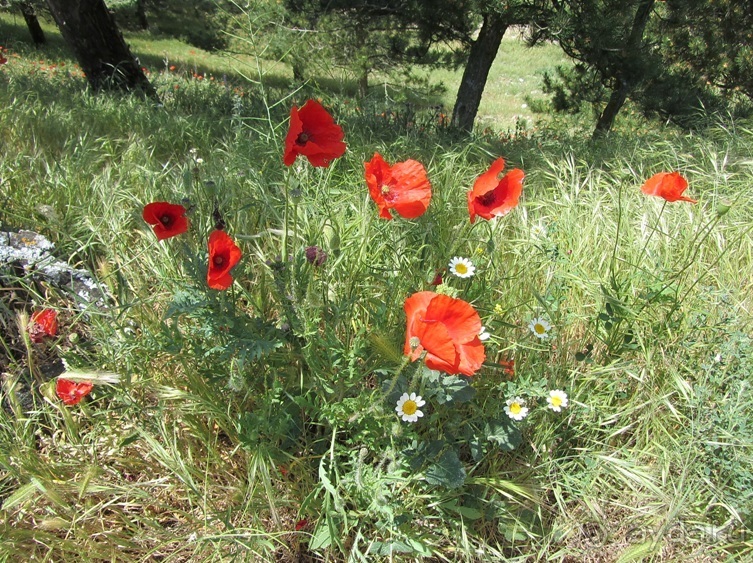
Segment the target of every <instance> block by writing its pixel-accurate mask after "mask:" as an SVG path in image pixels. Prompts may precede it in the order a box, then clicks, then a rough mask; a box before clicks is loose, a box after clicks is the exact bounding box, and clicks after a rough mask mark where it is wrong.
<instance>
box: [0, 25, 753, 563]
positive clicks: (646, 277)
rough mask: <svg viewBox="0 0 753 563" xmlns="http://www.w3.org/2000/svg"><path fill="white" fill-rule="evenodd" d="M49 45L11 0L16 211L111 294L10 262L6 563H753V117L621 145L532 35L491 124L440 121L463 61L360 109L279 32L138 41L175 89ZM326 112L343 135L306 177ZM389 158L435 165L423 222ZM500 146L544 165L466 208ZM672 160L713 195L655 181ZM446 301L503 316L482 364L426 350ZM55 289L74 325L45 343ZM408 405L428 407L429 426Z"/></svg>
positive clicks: (626, 116) (0, 70) (3, 437)
mask: <svg viewBox="0 0 753 563" xmlns="http://www.w3.org/2000/svg"><path fill="white" fill-rule="evenodd" d="M45 32H46V33H47V36H48V40H49V42H48V45H47V46H44V47H42V48H35V47H34V46H32V45H31V44H30V42H29V39H28V36H27V31H26V29H25V27H24V25H23V21H22V20H21V19H20V18H18V17H16V18H14V17H12V16H8V15H7V14H3V15H2V16H1V17H0V45H2V46H3V47H4V48H5V51H4V56H5V57H6V58H7V63H6V64H4V65H2V66H0V84H1V85H2V87H0V227H2V228H0V230H1V231H18V230H31V231H35V232H38V233H41V234H42V235H44V236H45V237H47V238H48V239H49V240H50V241H52V242H53V243H54V245H55V248H54V251H53V253H54V255H55V257H56V258H58V259H60V260H62V261H64V262H67V263H68V264H70V265H71V266H72V267H74V268H78V269H85V270H88V271H89V272H91V274H92V275H93V276H94V277H95V278H96V280H97V281H98V283H99V284H101V287H102V288H103V290H104V291H106V293H107V294H108V296H109V297H108V299H107V300H106V301H107V302H106V303H104V304H99V305H97V304H92V303H88V302H86V301H85V300H82V299H80V298H77V297H76V296H74V295H72V294H71V293H70V292H69V291H66V289H65V288H64V287H59V286H57V285H55V284H52V283H49V282H48V281H46V280H44V279H41V278H39V276H38V275H36V274H35V272H34V271H33V269H30V270H24V269H22V268H19V267H17V266H13V265H9V264H5V263H3V262H0V373H1V374H2V391H1V393H2V409H0V560H2V561H9V562H10V561H56V562H58V561H144V562H147V561H165V562H181V561H282V562H287V561H289V562H293V561H333V562H335V561H349V562H350V561H353V562H359V561H369V562H370V561H437V562H440V561H442V562H488V561H518V562H528V561H559V562H562V563H566V562H572V561H594V562H596V561H616V562H623V563H627V562H631V561H693V562H705V561H733V560H740V561H745V560H748V559H749V558H751V557H752V554H753V493H751V491H752V490H753V469H752V468H753V425H752V423H751V421H753V388H752V384H753V340H752V338H753V336H752V334H753V333H752V332H751V331H752V329H753V323H752V322H751V321H752V317H751V308H753V301H751V289H752V284H753V277H752V273H753V234H752V233H751V229H752V228H753V211H752V210H753V192H751V190H750V186H751V183H752V182H753V160H751V154H753V127H752V126H751V124H750V123H749V122H746V121H743V120H734V119H732V118H730V117H729V116H724V115H721V116H720V115H703V114H699V115H698V118H697V123H696V126H695V127H694V128H693V129H692V130H688V129H678V128H675V127H673V126H671V125H668V124H663V123H659V122H656V121H649V120H646V119H644V118H643V117H641V116H639V115H638V114H637V112H634V111H632V110H631V108H630V107H628V108H627V109H626V110H625V111H624V113H623V114H621V115H620V117H619V118H618V120H617V123H616V126H615V129H614V131H612V132H611V133H610V134H609V135H608V136H607V137H606V138H604V139H602V140H598V141H592V140H591V139H590V137H591V135H590V132H591V131H590V127H592V125H593V124H592V123H589V120H588V116H585V117H583V116H581V117H577V118H576V117H562V116H557V115H553V114H542V113H533V112H532V110H531V107H529V106H531V105H532V104H531V102H532V100H534V99H539V100H542V99H543V95H542V94H541V85H540V78H541V75H542V73H543V72H544V71H546V70H547V69H553V68H554V67H555V66H556V65H558V64H562V63H564V62H565V60H564V58H563V56H562V54H561V53H560V52H559V50H558V49H557V48H556V47H555V46H553V45H548V46H543V47H538V48H536V49H534V50H530V49H528V48H526V47H525V45H524V44H523V43H522V42H521V41H520V40H519V39H518V38H516V37H512V36H511V37H510V38H507V39H505V41H504V42H503V47H502V49H501V50H500V53H499V56H498V59H497V61H496V63H495V65H494V67H493V69H492V76H491V78H490V81H489V85H488V87H487V90H486V92H485V94H484V99H483V103H482V106H481V110H480V115H479V119H478V121H477V125H478V127H477V130H476V132H475V134H474V135H472V136H461V135H459V134H457V133H456V132H453V131H452V130H450V129H449V128H448V127H447V126H446V123H445V120H444V119H443V118H442V115H441V114H442V113H450V112H451V107H452V103H453V98H454V94H455V90H456V88H457V84H458V82H459V79H460V74H461V73H460V71H457V72H450V71H436V72H432V73H429V74H428V78H429V80H430V81H431V83H432V84H434V85H438V84H440V83H441V84H443V85H444V87H445V89H444V90H441V89H439V90H435V91H432V92H433V93H431V94H428V93H427V94H426V95H425V96H423V97H422V95H421V94H420V92H419V93H417V92H416V91H415V90H410V89H408V88H407V87H406V88H405V89H401V88H398V87H397V86H395V84H394V80H393V81H392V82H391V79H389V78H388V77H377V78H376V79H375V80H373V81H372V88H371V92H372V93H371V94H370V96H369V97H368V98H367V99H365V100H358V99H356V98H355V96H354V93H355V91H356V88H355V86H354V84H353V83H352V82H350V81H348V79H347V77H342V76H340V75H339V74H338V73H337V72H334V71H333V72H332V73H331V74H330V75H328V76H321V77H317V76H313V77H312V78H311V80H310V81H309V82H307V83H305V84H294V83H293V81H292V72H291V71H290V69H288V68H287V67H286V65H284V64H283V63H282V62H279V61H276V60H273V59H272V60H269V59H267V58H264V57H265V56H266V53H265V52H264V51H263V50H258V51H257V52H256V53H254V49H255V48H257V47H258V45H255V44H250V47H253V48H249V49H247V51H248V52H247V53H245V54H242V55H241V54H237V53H236V54H232V55H231V54H222V53H207V52H204V51H202V50H201V49H198V48H196V47H192V46H190V45H187V44H184V43H181V42H180V41H178V40H175V39H164V38H159V37H152V36H150V35H149V34H147V33H139V34H126V38H127V40H128V42H129V43H130V44H131V46H132V49H133V51H134V52H135V54H136V55H137V56H138V57H139V58H140V60H141V62H142V64H143V65H144V66H145V67H146V68H147V69H148V72H149V78H150V80H151V81H152V82H153V84H154V85H155V86H156V87H157V89H158V92H159V95H160V97H161V100H162V104H160V105H155V104H153V103H150V102H146V101H144V100H142V99H140V98H139V97H138V96H129V95H124V94H119V93H102V94H98V95H94V94H92V93H91V92H90V91H89V90H88V89H87V85H86V81H85V78H84V77H83V76H82V75H81V72H80V70H78V69H77V66H76V64H75V60H73V58H72V57H71V55H70V54H69V53H68V51H67V50H66V48H65V45H64V43H63V42H62V39H61V38H60V36H59V34H58V33H57V32H56V30H55V29H54V28H53V27H51V26H49V25H46V26H45ZM262 43H263V42H262ZM262 43H259V44H262ZM382 79H384V81H382ZM382 82H384V83H382ZM309 99H319V100H321V103H322V105H323V106H324V107H325V108H327V110H328V111H329V112H330V113H331V115H332V116H333V118H334V120H335V122H336V123H337V124H339V125H340V126H341V127H342V129H343V131H344V132H345V143H346V144H347V151H346V152H345V154H344V155H343V156H342V157H340V158H337V159H336V160H333V162H332V163H331V164H330V165H329V166H328V167H314V166H311V165H310V164H309V162H308V161H307V160H306V158H305V157H304V156H300V155H299V156H298V159H297V160H296V162H295V164H293V165H292V166H289V167H288V166H285V165H284V164H283V151H284V149H285V137H286V134H287V131H288V127H289V118H290V113H291V107H293V106H296V107H299V108H300V107H301V106H302V105H303V104H304V103H305V102H306V101H307V100H309ZM440 105H441V107H439V106H440ZM539 105H542V104H539ZM377 152H378V153H379V154H381V155H382V156H383V157H384V159H385V160H386V161H387V162H388V163H390V164H394V163H397V162H403V161H406V160H408V159H413V160H416V161H418V162H420V163H422V165H423V166H424V168H425V170H426V174H427V177H428V179H429V180H430V182H431V188H432V195H431V203H430V204H429V206H428V209H427V210H426V212H425V213H423V214H422V215H421V216H419V217H416V218H411V219H406V218H403V217H400V216H397V215H395V216H394V218H393V219H392V220H385V219H382V218H380V217H379V211H378V209H377V206H376V204H375V202H374V201H373V200H372V198H371V197H370V195H369V190H368V188H367V184H366V181H365V178H364V163H365V162H367V161H369V160H371V159H372V157H373V155H374V153H377ZM500 157H502V158H504V159H505V163H506V166H505V170H504V173H507V172H508V171H510V170H512V169H515V168H518V169H522V170H523V171H524V173H525V180H524V183H523V191H522V195H521V196H520V200H519V203H518V205H517V206H515V207H514V208H512V209H511V210H510V211H509V212H508V213H507V214H506V215H504V216H502V217H497V218H495V219H492V220H489V221H487V220H485V219H482V218H477V219H476V221H475V222H474V223H471V222H470V220H469V211H468V200H467V193H468V191H469V190H470V189H471V188H472V187H473V186H474V183H475V182H476V179H477V178H478V177H479V176H480V175H481V174H483V173H484V172H486V171H487V170H488V169H489V167H490V166H491V164H492V162H493V161H495V160H496V159H497V158H500ZM673 171H678V172H679V173H680V174H681V175H682V176H683V177H684V178H686V179H687V182H688V188H687V190H686V192H685V194H684V195H686V196H688V197H690V198H693V199H695V200H697V203H695V204H693V203H690V202H687V201H674V202H671V201H665V200H664V199H662V198H660V197H654V196H650V195H646V194H644V193H642V191H641V186H642V185H643V184H644V182H646V180H648V179H649V178H650V177H652V176H653V175H655V174H657V173H661V172H673ZM157 201H164V202H171V203H174V204H182V205H184V207H185V209H186V217H187V218H188V221H189V226H188V229H187V230H186V232H184V233H182V234H180V235H178V236H174V237H170V238H166V239H165V240H159V241H158V240H157V238H156V236H155V232H154V230H153V229H152V227H150V225H149V224H147V223H146V222H145V221H144V219H143V218H142V212H143V209H144V206H145V205H147V204H149V203H151V202H157ZM220 223H221V224H222V225H224V230H225V232H227V233H228V235H230V236H231V237H232V239H233V240H234V241H235V243H236V244H237V246H238V247H239V248H240V250H241V252H242V257H241V260H240V262H239V263H238V265H237V266H235V268H233V270H232V272H231V273H232V278H233V283H232V284H231V285H230V287H229V288H228V289H227V290H217V289H211V288H210V287H208V285H207V268H208V246H207V239H208V237H209V234H210V232H212V231H213V230H214V229H215V228H216V227H217V225H218V224H220ZM312 246H316V247H318V248H319V249H321V251H322V252H324V253H325V254H326V260H323V261H322V263H312V261H311V260H309V259H307V256H306V249H307V248H309V247H312ZM455 257H459V258H465V259H467V260H468V261H470V262H471V263H472V264H473V266H474V268H475V271H474V272H473V275H472V276H470V277H459V276H457V275H454V274H453V273H452V271H451V269H450V268H449V263H450V261H451V260H452V259H453V258H455ZM437 275H439V276H440V277H441V278H442V283H441V284H439V285H437V283H436V282H437V281H438V279H437ZM425 291H430V292H436V293H438V294H442V295H449V296H450V297H452V298H453V299H456V300H462V301H464V302H465V303H467V304H470V306H472V307H473V309H474V310H475V311H476V312H477V313H478V316H479V318H480V320H481V323H482V324H483V326H484V328H485V331H486V332H487V333H488V335H489V338H488V340H485V341H484V342H483V346H484V349H485V361H484V363H483V365H481V367H480V369H478V370H477V371H476V372H475V373H474V375H473V376H472V377H467V376H465V375H448V374H446V373H443V372H441V371H436V370H433V369H430V368H429V367H427V366H426V362H425V360H426V358H427V353H426V352H424V353H422V354H418V353H417V354H416V358H414V359H415V360H416V361H411V358H410V357H409V355H407V354H406V349H408V352H410V351H411V347H412V346H414V345H415V342H413V343H411V342H410V341H409V339H407V338H406V331H407V330H408V327H407V326H406V312H405V310H404V303H405V301H406V299H407V298H409V297H410V296H411V295H414V294H416V293H417V292H425ZM42 309H53V310H55V311H56V312H57V319H58V330H57V332H56V334H54V335H51V336H48V337H46V338H44V339H42V341H41V342H34V341H32V339H31V338H30V334H32V333H31V332H30V331H29V327H30V324H33V323H32V322H31V320H30V315H32V314H33V313H34V312H35V311H39V310H42ZM427 315H428V313H427ZM536 321H539V322H542V326H543V327H544V328H543V333H542V334H536V332H535V331H534V330H532V329H531V325H532V324H535V322H536ZM413 349H415V347H414V348H413ZM61 359H64V360H65V361H66V364H67V366H66V367H65V368H62V369H65V370H66V374H68V375H70V376H71V377H73V378H76V377H78V379H85V380H88V381H91V382H93V389H92V391H91V393H90V394H89V395H88V396H86V397H85V398H84V399H83V400H82V401H81V402H79V403H78V404H75V405H65V404H63V402H62V401H61V400H60V399H59V397H58V396H57V395H56V381H55V379H54V378H51V377H50V375H49V373H50V370H51V369H53V367H54V366H56V365H59V363H60V360H61ZM51 366H52V367H51ZM58 373H59V372H58ZM554 390H560V391H563V392H564V393H565V394H566V396H567V404H566V405H565V406H563V407H562V408H561V409H560V410H559V411H557V410H555V409H552V408H551V405H550V404H549V403H548V402H547V397H550V392H551V391H554ZM403 393H408V394H410V393H416V394H417V395H420V396H421V397H422V398H423V401H425V402H424V404H423V405H421V406H420V409H421V412H422V414H423V416H421V417H419V418H418V420H417V421H416V422H409V421H404V420H402V418H401V417H400V416H399V415H398V414H397V412H396V406H397V404H398V400H399V398H400V396H401V395H402V394H403ZM511 403H518V404H520V405H521V406H524V408H525V409H526V410H525V412H524V413H523V414H524V416H521V417H518V418H520V420H516V419H515V417H513V416H510V414H508V412H507V411H510V407H511ZM505 407H507V411H506V410H505ZM513 414H514V413H513Z"/></svg>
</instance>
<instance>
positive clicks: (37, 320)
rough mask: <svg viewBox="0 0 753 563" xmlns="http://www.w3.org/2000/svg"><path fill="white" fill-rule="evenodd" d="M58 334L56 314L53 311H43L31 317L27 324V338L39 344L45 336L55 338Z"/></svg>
mask: <svg viewBox="0 0 753 563" xmlns="http://www.w3.org/2000/svg"><path fill="white" fill-rule="evenodd" d="M57 333H58V314H57V311H55V310H53V309H43V310H41V311H36V312H34V313H33V314H32V315H31V321H30V322H29V338H30V339H31V341H32V342H35V343H37V344H39V343H40V342H42V341H43V340H44V339H45V337H47V336H56V335H57Z"/></svg>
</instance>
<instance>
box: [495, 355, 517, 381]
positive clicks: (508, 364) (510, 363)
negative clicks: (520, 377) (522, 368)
mask: <svg viewBox="0 0 753 563" xmlns="http://www.w3.org/2000/svg"><path fill="white" fill-rule="evenodd" d="M499 365H501V366H502V368H503V369H504V371H505V375H507V376H509V377H513V376H514V375H515V360H513V359H509V360H500V361H499Z"/></svg>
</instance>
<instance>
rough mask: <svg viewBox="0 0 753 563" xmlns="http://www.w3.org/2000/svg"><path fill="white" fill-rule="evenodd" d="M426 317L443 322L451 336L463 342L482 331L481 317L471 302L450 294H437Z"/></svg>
mask: <svg viewBox="0 0 753 563" xmlns="http://www.w3.org/2000/svg"><path fill="white" fill-rule="evenodd" d="M424 318H425V319H426V320H427V321H438V322H441V323H442V324H443V325H444V326H446V327H447V331H448V332H449V334H450V336H451V338H452V339H453V340H454V341H455V342H458V343H462V344H464V343H466V342H470V341H472V340H473V339H474V338H476V337H478V334H479V332H481V317H479V315H478V313H477V312H476V311H475V309H474V308H473V307H472V306H471V305H470V304H469V303H466V302H465V301H463V300H461V299H454V298H452V297H450V296H449V295H437V296H436V297H435V298H434V299H432V300H431V303H429V306H428V307H427V309H426V314H425V316H424Z"/></svg>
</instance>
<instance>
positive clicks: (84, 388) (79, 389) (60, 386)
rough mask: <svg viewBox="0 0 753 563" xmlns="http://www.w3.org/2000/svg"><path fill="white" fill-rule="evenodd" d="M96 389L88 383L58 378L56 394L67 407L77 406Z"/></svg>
mask: <svg viewBox="0 0 753 563" xmlns="http://www.w3.org/2000/svg"><path fill="white" fill-rule="evenodd" d="M92 387H94V386H93V385H92V384H91V383H89V382H88V381H71V380H70V379H63V378H61V377H59V378H58V383H57V386H56V387H55V393H57V396H58V397H59V398H60V400H61V401H63V403H64V404H66V405H69V406H70V405H76V404H78V403H79V402H80V401H81V399H83V398H84V397H86V396H87V395H88V394H89V393H90V392H91V390H92Z"/></svg>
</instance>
